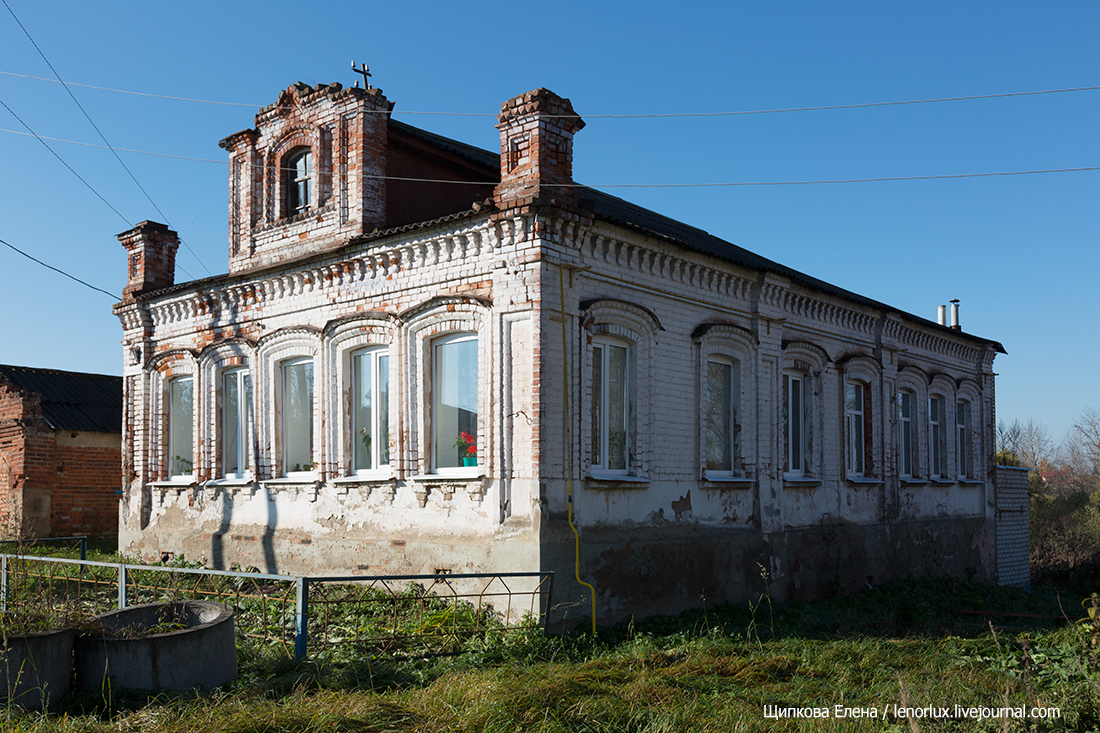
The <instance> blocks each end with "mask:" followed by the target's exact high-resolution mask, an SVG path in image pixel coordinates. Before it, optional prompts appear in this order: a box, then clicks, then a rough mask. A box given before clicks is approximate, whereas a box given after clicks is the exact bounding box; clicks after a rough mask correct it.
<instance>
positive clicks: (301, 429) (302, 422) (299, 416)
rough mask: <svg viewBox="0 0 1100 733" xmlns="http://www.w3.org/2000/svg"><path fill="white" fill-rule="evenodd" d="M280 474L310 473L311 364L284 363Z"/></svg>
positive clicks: (302, 361) (306, 361) (313, 466)
mask: <svg viewBox="0 0 1100 733" xmlns="http://www.w3.org/2000/svg"><path fill="white" fill-rule="evenodd" d="M282 379H283V390H282V392H283V394H282V398H283V404H282V412H283V473H284V474H285V475H287V476H289V475H291V474H295V473H302V472H306V471H313V470H315V469H316V467H317V464H316V462H315V461H314V457H313V360H312V359H295V360H292V361H286V362H283V365H282Z"/></svg>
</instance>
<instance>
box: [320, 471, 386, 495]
mask: <svg viewBox="0 0 1100 733" xmlns="http://www.w3.org/2000/svg"><path fill="white" fill-rule="evenodd" d="M332 484H333V486H335V487H336V493H337V494H338V495H343V496H346V495H347V494H348V492H349V490H350V489H351V488H352V487H353V486H354V487H355V488H356V489H357V490H358V491H360V492H361V493H363V494H364V495H366V496H370V495H371V493H372V492H373V491H374V490H375V489H384V490H385V491H386V493H387V494H388V495H389V498H390V499H393V496H394V494H395V493H397V478H396V477H395V476H394V475H393V471H389V470H386V471H375V472H372V473H357V474H355V475H352V476H340V477H339V478H334V479H332Z"/></svg>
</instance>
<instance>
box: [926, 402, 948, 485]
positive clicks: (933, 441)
mask: <svg viewBox="0 0 1100 733" xmlns="http://www.w3.org/2000/svg"><path fill="white" fill-rule="evenodd" d="M946 417H947V416H946V415H945V414H944V404H943V398H942V397H930V398H929V399H928V442H929V445H930V451H929V453H930V455H929V457H930V458H931V466H930V469H929V472H930V474H931V476H932V478H945V477H946V476H947V465H946V464H947V425H946V423H947V420H946Z"/></svg>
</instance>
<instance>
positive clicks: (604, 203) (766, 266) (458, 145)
mask: <svg viewBox="0 0 1100 733" xmlns="http://www.w3.org/2000/svg"><path fill="white" fill-rule="evenodd" d="M389 126H390V128H391V129H393V130H394V131H399V132H401V133H403V134H405V135H408V136H410V137H413V138H415V139H417V140H420V141H422V142H424V143H427V144H429V145H433V146H435V147H438V148H440V149H442V150H445V151H447V152H450V153H451V154H453V155H457V156H459V157H462V158H464V159H466V160H468V161H470V162H472V163H474V164H476V165H478V166H482V167H484V168H487V169H489V170H491V171H493V172H494V175H493V180H496V181H498V180H499V171H500V154H499V153H495V152H492V151H489V150H483V149H482V148H478V147H474V146H473V145H467V144H466V143H462V142H459V141H457V140H452V139H450V138H447V137H443V136H442V135H437V134H435V133H433V132H428V131H427V130H422V129H420V128H418V127H413V126H412V125H408V124H406V123H404V122H400V121H398V120H395V119H393V118H392V117H391V118H390V120H389ZM487 172H488V171H487ZM574 190H575V192H576V195H577V197H578V198H579V200H580V204H581V207H582V208H585V209H589V210H591V211H592V213H593V215H594V216H595V217H596V218H597V219H602V220H604V221H608V222H611V223H614V224H618V225H620V226H623V227H626V228H629V229H634V230H636V231H639V232H642V233H644V234H648V235H650V236H654V237H657V238H658V239H664V240H666V241H669V242H671V243H674V244H677V245H679V246H681V247H683V248H685V249H688V250H692V251H695V252H700V253H702V254H706V255H710V256H712V257H717V258H719V259H722V260H725V261H727V262H731V263H733V264H734V265H738V266H740V267H744V268H746V269H749V270H756V271H762V272H770V273H773V274H776V275H780V276H782V277H785V278H788V279H789V280H790V281H791V282H793V283H796V284H798V285H801V286H804V287H807V288H810V289H812V290H816V291H818V292H822V293H827V294H829V295H832V296H835V297H838V298H842V299H844V300H847V301H849V302H850V303H854V304H856V305H860V306H863V307H867V308H872V309H875V310H883V311H888V312H892V313H897V314H898V315H900V316H903V317H904V318H906V319H907V320H910V321H915V322H918V323H920V324H922V325H923V326H926V327H931V328H936V329H944V330H945V331H948V330H950V331H951V332H952V333H955V334H958V335H963V336H966V337H967V338H969V339H973V340H975V341H979V342H982V343H985V344H989V345H991V346H993V347H994V348H995V349H996V350H997V351H998V352H1000V353H1006V352H1005V350H1004V347H1003V346H1001V344H999V343H998V342H996V341H990V340H989V339H984V338H981V337H979V336H974V335H972V334H967V333H965V332H961V331H954V330H952V329H948V327H947V326H943V325H941V324H939V323H936V322H935V321H931V320H928V319H926V318H921V317H920V316H916V315H913V314H911V313H906V312H905V311H902V310H899V309H897V308H894V307H892V306H889V305H887V304H885V303H881V302H879V301H877V300H873V299H871V298H866V297H864V296H862V295H859V294H857V293H853V292H851V291H850V290H845V289H844V288H841V287H837V286H836V285H832V284H830V283H827V282H825V281H824V280H818V279H817V278H815V277H811V276H810V275H807V274H805V273H803V272H799V271H798V270H795V269H793V268H790V267H787V266H785V265H781V264H779V263H778V262H774V261H772V260H769V259H768V258H766V257H761V256H760V255H758V254H755V253H754V252H750V251H749V250H747V249H745V248H743V247H739V246H737V245H736V244H733V243H732V242H727V241H726V240H724V239H720V238H718V237H716V236H714V235H713V234H710V233H709V232H706V231H704V230H702V229H698V228H697V227H693V226H690V225H688V224H684V223H683V222H680V221H676V220H675V219H671V218H669V217H667V216H662V215H661V214H658V213H657V212H655V211H651V210H649V209H646V208H643V207H641V206H638V205H637V204H632V203H630V202H629V201H624V200H623V199H620V198H618V197H615V196H611V195H610V194H606V193H604V192H603V191H598V190H596V189H594V188H587V187H585V186H584V185H583V184H580V183H578V184H577V185H576V188H575V189H574ZM477 213H479V212H478V210H477V209H474V210H470V211H463V212H459V213H456V214H451V215H448V216H445V217H441V218H440V219H436V220H433V221H430V222H419V223H416V224H407V225H405V226H402V227H395V228H392V229H387V230H381V231H374V232H371V233H369V234H362V235H359V236H357V237H353V238H352V239H351V241H352V242H363V241H367V240H371V239H379V238H381V237H385V236H389V235H392V234H397V233H401V232H407V231H413V230H416V229H422V228H425V227H427V226H432V225H435V224H438V223H442V222H445V221H450V220H456V219H461V218H465V217H467V216H471V215H476V214H477ZM324 254H326V255H331V254H332V252H331V251H330V252H327V253H324ZM248 274H254V273H248ZM226 279H227V276H225V275H216V276H214V277H209V278H205V279H203V280H197V281H193V282H190V283H181V284H179V285H175V286H171V287H168V288H163V289H161V290H157V291H156V292H155V293H150V294H149V295H162V294H166V293H169V292H172V291H173V290H181V289H184V288H192V287H202V286H204V285H213V284H217V283H219V282H223V281H225V280H226ZM141 297H143V298H144V297H147V294H142V296H141Z"/></svg>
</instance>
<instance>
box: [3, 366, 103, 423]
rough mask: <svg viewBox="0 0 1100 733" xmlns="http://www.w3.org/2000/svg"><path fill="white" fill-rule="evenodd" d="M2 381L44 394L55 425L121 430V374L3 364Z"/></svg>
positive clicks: (47, 416)
mask: <svg viewBox="0 0 1100 733" xmlns="http://www.w3.org/2000/svg"><path fill="white" fill-rule="evenodd" d="M0 380H3V381H6V382H10V383H12V384H14V385H15V386H17V387H20V388H21V389H25V390H27V391H28V392H34V393H35V394H39V395H41V396H42V417H43V418H44V419H45V420H46V423H47V424H49V426H50V427H52V428H55V429H57V430H75V431H80V432H93V433H121V432H122V377H113V376H110V375H107V374H85V373H83V372H65V371H61V370H60V369H37V368H34V367H21V366H8V365H4V364H0Z"/></svg>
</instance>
